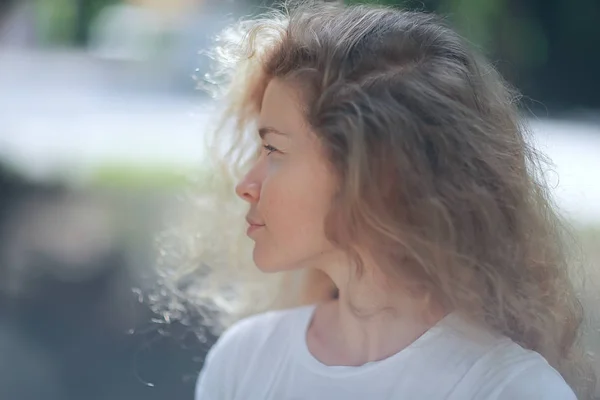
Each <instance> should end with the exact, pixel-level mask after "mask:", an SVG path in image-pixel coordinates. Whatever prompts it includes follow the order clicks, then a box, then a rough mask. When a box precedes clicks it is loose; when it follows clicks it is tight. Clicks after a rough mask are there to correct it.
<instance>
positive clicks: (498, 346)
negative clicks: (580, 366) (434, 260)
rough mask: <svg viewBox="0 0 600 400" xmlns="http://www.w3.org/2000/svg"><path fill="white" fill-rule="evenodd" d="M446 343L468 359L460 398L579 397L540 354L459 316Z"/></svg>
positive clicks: (459, 387) (458, 389)
mask: <svg viewBox="0 0 600 400" xmlns="http://www.w3.org/2000/svg"><path fill="white" fill-rule="evenodd" d="M446 325H448V326H450V328H451V329H447V330H446V335H445V339H446V342H445V345H446V347H449V348H451V349H453V350H452V353H451V354H452V355H454V356H457V357H458V358H460V359H461V360H462V361H463V362H464V364H463V365H464V366H465V368H464V369H460V368H456V373H457V374H460V376H461V378H460V379H459V383H458V385H457V386H456V388H455V391H454V394H455V395H454V397H453V398H456V399H466V398H473V399H487V400H505V399H506V400H508V399H513V398H518V399H544V400H550V399H568V400H572V399H576V397H575V395H574V393H573V391H572V390H571V388H570V387H569V386H568V385H567V383H566V382H565V380H564V379H563V378H562V376H561V375H560V374H559V373H558V372H557V371H556V370H555V369H554V368H553V367H552V366H551V365H550V364H548V362H547V361H546V359H544V357H542V356H541V355H540V354H539V353H536V352H534V351H531V350H528V349H525V348H523V347H522V346H520V345H519V344H517V343H516V342H514V341H512V340H511V339H509V338H507V337H505V336H502V335H499V334H496V333H493V332H492V331H490V330H488V329H485V328H483V327H481V326H478V325H474V324H472V323H469V322H468V321H466V320H464V319H462V318H460V317H455V318H453V319H450V320H449V322H448V323H447V324H446Z"/></svg>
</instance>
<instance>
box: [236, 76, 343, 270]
mask: <svg viewBox="0 0 600 400" xmlns="http://www.w3.org/2000/svg"><path fill="white" fill-rule="evenodd" d="M258 127H259V132H258V133H257V134H259V135H260V137H261V141H262V145H263V149H262V151H261V153H260V156H259V158H258V159H257V160H256V162H255V164H254V165H253V166H252V169H251V170H250V171H249V172H248V173H247V174H246V176H245V177H244V178H243V179H242V180H241V181H240V182H239V183H238V185H237V186H236V193H237V194H238V196H240V197H241V198H242V199H243V200H245V201H247V202H248V203H249V205H250V210H249V212H248V215H247V220H248V236H249V237H250V238H251V239H252V240H254V243H255V245H254V252H253V257H254V262H255V263H256V265H257V266H258V267H259V268H260V269H261V270H263V271H265V272H275V271H283V270H289V269H295V268H300V267H306V266H314V265H315V262H318V260H320V259H321V258H322V257H323V256H325V254H327V253H330V252H332V250H333V246H332V245H331V244H330V243H329V241H328V240H327V239H326V238H325V233H324V220H325V216H326V215H327V213H328V212H329V209H330V206H331V199H332V197H333V194H334V191H335V187H336V180H335V178H334V176H333V173H332V172H331V171H330V168H328V165H327V162H326V160H325V158H324V156H323V154H322V151H321V149H320V146H319V142H318V139H317V137H316V136H315V135H314V134H313V133H312V132H311V131H310V128H309V127H308V126H307V123H306V121H305V120H304V117H303V115H302V111H301V106H300V104H299V96H297V93H296V92H295V91H294V90H293V89H292V88H291V87H290V86H288V85H287V84H285V83H283V82H281V81H278V80H272V81H271V82H270V83H269V85H268V86H267V89H266V91H265V95H264V98H263V103H262V108H261V113H260V118H259V125H258Z"/></svg>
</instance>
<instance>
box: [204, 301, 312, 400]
mask: <svg viewBox="0 0 600 400" xmlns="http://www.w3.org/2000/svg"><path fill="white" fill-rule="evenodd" d="M310 310H311V306H309V307H299V308H293V309H287V310H278V311H269V312H265V313H261V314H257V315H253V316H251V317H247V318H244V319H242V320H240V321H238V322H237V323H235V324H233V325H232V326H231V327H230V328H228V329H227V330H226V331H225V332H224V333H223V334H222V335H221V336H220V338H219V340H217V342H216V343H215V345H214V346H213V347H212V348H211V349H210V351H209V352H208V354H207V356H206V359H205V361H204V366H203V368H202V371H201V372H200V377H199V379H198V383H197V385H196V399H197V400H200V399H205V398H206V399H211V398H213V397H218V398H219V399H227V398H232V395H228V394H226V393H224V391H233V390H235V382H239V381H240V380H241V379H242V377H243V375H244V373H245V370H244V368H247V366H248V365H252V363H253V361H254V360H256V357H259V356H260V357H262V356H263V355H264V354H271V355H277V354H282V352H281V350H283V349H280V348H279V347H283V346H285V345H287V343H288V339H289V334H290V333H291V332H292V330H294V328H295V327H296V326H298V324H300V323H301V319H302V318H304V317H305V316H306V315H308V313H310ZM206 393H211V395H210V396H208V395H205V394H206Z"/></svg>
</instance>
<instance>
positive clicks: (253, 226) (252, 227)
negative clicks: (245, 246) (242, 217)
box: [246, 217, 265, 236]
mask: <svg viewBox="0 0 600 400" xmlns="http://www.w3.org/2000/svg"><path fill="white" fill-rule="evenodd" d="M246 222H248V225H249V226H248V229H247V230H246V234H247V235H248V236H250V235H251V234H252V233H253V232H256V231H257V230H259V229H261V228H263V227H264V226H265V224H262V223H260V222H258V221H256V220H255V219H252V218H249V217H246Z"/></svg>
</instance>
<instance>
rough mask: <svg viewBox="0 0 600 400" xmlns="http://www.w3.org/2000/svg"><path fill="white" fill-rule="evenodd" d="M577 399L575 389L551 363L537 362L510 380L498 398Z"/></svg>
mask: <svg viewBox="0 0 600 400" xmlns="http://www.w3.org/2000/svg"><path fill="white" fill-rule="evenodd" d="M514 399H528V400H529V399H531V400H577V397H576V396H575V393H573V390H571V388H570V387H569V385H567V383H566V382H565V380H564V379H563V378H562V376H561V375H560V374H559V373H558V372H557V371H556V370H555V369H554V368H552V367H551V366H550V365H548V364H545V363H544V364H542V363H536V364H534V365H532V366H530V367H528V368H526V369H524V370H523V371H521V372H520V373H518V374H516V375H515V376H514V377H513V378H512V379H511V380H509V381H508V382H507V383H506V384H505V385H504V387H503V388H502V389H501V391H500V392H499V394H498V397H496V400H514Z"/></svg>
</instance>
